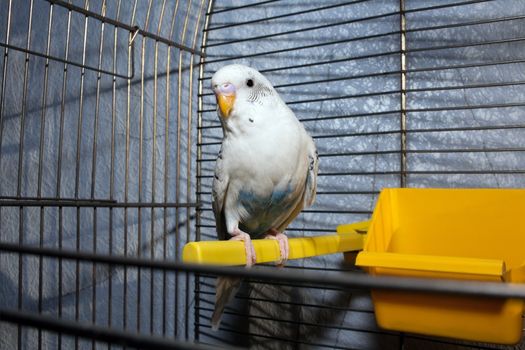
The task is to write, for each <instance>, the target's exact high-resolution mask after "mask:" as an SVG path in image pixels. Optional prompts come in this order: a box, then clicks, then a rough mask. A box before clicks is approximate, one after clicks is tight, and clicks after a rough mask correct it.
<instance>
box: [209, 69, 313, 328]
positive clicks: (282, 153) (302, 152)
mask: <svg viewBox="0 0 525 350" xmlns="http://www.w3.org/2000/svg"><path fill="white" fill-rule="evenodd" d="M211 83H212V88H213V91H214V93H215V96H216V98H217V104H218V111H217V112H218V114H219V118H220V120H221V123H222V127H223V133H224V138H223V140H222V146H221V151H220V152H219V155H218V158H217V163H216V167H215V178H214V181H213V191H212V197H213V201H212V202H213V203H212V204H213V212H214V214H215V220H216V225H217V235H218V237H219V239H234V240H241V241H244V244H245V247H246V260H247V266H251V265H252V264H253V263H255V251H254V249H253V245H252V243H251V238H259V237H260V236H266V238H272V239H277V240H278V241H279V247H280V252H281V262H284V261H285V260H286V259H287V258H288V239H287V238H286V236H285V235H284V233H283V231H284V230H285V229H286V227H287V226H288V225H289V224H290V222H292V220H293V219H295V217H296V216H297V215H298V214H299V213H300V212H301V210H302V209H303V208H304V207H306V206H310V205H311V204H312V203H313V202H314V200H315V193H316V185H317V169H318V156H317V151H316V148H315V144H314V142H313V140H312V138H311V137H310V136H309V135H308V133H307V132H306V131H305V129H304V127H303V125H302V124H301V123H300V122H299V121H298V120H297V118H296V117H295V115H294V113H293V112H292V110H291V109H290V108H288V106H286V104H285V103H284V101H283V100H282V99H281V98H280V96H279V94H278V93H277V92H276V91H275V89H274V88H273V86H272V85H271V84H270V82H269V81H268V80H267V79H266V78H265V77H264V76H263V75H262V74H261V73H259V72H258V71H257V70H255V69H253V68H250V67H247V66H243V65H239V64H235V65H229V66H225V67H223V68H221V69H220V70H218V71H217V72H216V73H215V74H214V75H213V77H212V80H211ZM239 284H240V280H239V279H235V278H226V277H219V278H218V279H217V292H216V301H215V311H214V313H213V316H212V326H213V328H214V329H217V328H218V326H219V323H220V317H221V315H222V312H223V310H224V307H225V305H226V303H228V302H229V301H230V299H232V298H233V296H234V295H235V292H236V291H237V289H238V287H239Z"/></svg>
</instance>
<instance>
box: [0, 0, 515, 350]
mask: <svg viewBox="0 0 525 350" xmlns="http://www.w3.org/2000/svg"><path fill="white" fill-rule="evenodd" d="M524 42H525V4H524V3H523V1H521V0H463V1H460V0H420V1H415V0H353V1H340V0H338V1H336V0H328V1H304V2H298V1H293V0H269V1H250V2H246V1H235V0H223V1H213V0H209V1H206V0H199V1H196V0H194V1H191V0H186V1H181V0H177V1H167V0H149V1H148V0H134V1H123V0H111V1H110V0H98V1H95V0H78V1H62V0H25V1H15V0H0V47H1V50H2V51H3V54H2V55H0V74H1V78H0V278H1V283H0V291H1V292H0V348H2V349H4V348H5V349H35V348H38V349H42V348H44V349H72V348H74V349H77V348H81V349H84V348H93V349H94V348H124V347H132V348H159V349H160V348H179V347H180V348H206V347H208V346H218V347H231V346H233V345H234V346H239V347H253V348H262V349H265V348H271V349H273V348H331V349H398V348H403V349H466V348H476V349H492V348H502V347H501V346H497V345H492V344H479V343H472V342H463V341H457V340H450V339H438V338H432V337H426V336H421V335H415V334H402V333H397V332H390V331H385V330H382V329H380V328H378V327H377V326H376V324H375V320H374V313H373V306H372V304H371V301H370V297H369V289H370V288H371V287H374V288H386V289H396V290H423V291H434V292H442V293H455V294H462V295H484V296H489V297H496V298H498V297H509V296H510V297H518V298H525V291H524V290H523V289H509V288H506V287H505V286H501V288H500V287H494V288H488V289H479V288H480V286H479V285H476V284H469V285H467V284H462V283H442V284H432V283H429V282H427V281H416V280H402V281H401V280H399V281H396V280H391V279H385V278H371V277H369V276H367V275H364V274H363V273H361V272H360V271H359V270H358V269H355V267H353V266H352V265H351V264H345V263H344V262H343V259H342V257H341V256H326V257H316V258H312V259H307V260H304V261H300V262H297V261H296V262H290V263H289V264H288V265H287V266H286V267H285V268H283V269H275V268H274V267H269V266H262V267H257V268H253V269H251V270H250V271H248V270H246V269H238V268H218V267H198V266H188V265H184V264H182V263H181V261H180V260H181V249H182V246H183V245H184V244H185V243H186V242H189V241H194V240H211V239H216V235H215V223H214V219H213V214H212V211H211V198H210V195H211V179H212V177H213V168H214V162H215V157H216V154H217V152H218V147H219V145H220V140H221V137H222V132H221V129H220V124H219V122H218V120H217V116H216V111H215V100H214V97H213V95H212V93H211V91H210V89H209V80H210V78H211V74H213V72H214V71H215V70H217V69H218V68H220V67H221V66H222V65H225V64H228V63H231V62H238V63H244V64H248V65H251V66H254V67H256V68H258V69H259V70H260V71H261V72H262V73H263V74H265V75H266V76H267V77H268V78H269V80H270V81H272V83H273V84H274V86H275V88H276V89H277V90H278V91H279V93H280V94H281V96H282V97H283V99H284V100H285V101H286V102H287V103H288V105H289V106H290V107H291V108H292V109H293V110H294V111H295V113H296V115H297V116H298V117H299V119H300V120H301V121H302V122H303V123H304V125H305V127H306V128H307V130H308V131H309V132H310V134H311V135H312V136H313V137H314V139H315V141H316V144H317V147H318V149H319V155H320V158H321V161H320V173H319V185H318V196H317V201H316V204H315V205H314V206H313V207H312V208H309V209H307V210H304V211H303V213H302V214H301V215H300V216H299V217H298V218H297V219H296V220H295V221H294V222H293V223H292V224H291V226H290V227H289V228H288V230H287V232H288V233H289V235H290V236H302V235H312V234H323V233H329V232H332V231H334V230H335V227H336V226H337V225H338V224H342V223H350V222H354V221H361V220H364V219H366V218H368V217H369V216H370V214H371V213H372V210H373V207H374V203H375V201H376V199H377V195H378V193H379V191H380V190H381V188H384V187H494V188H523V187H524V186H525V177H524V173H525V141H524V140H525V134H524V130H525V109H524V108H525V101H524V100H523V93H524V87H523V85H524V82H525V71H524V69H523V68H524V67H525V65H524V64H525V55H524V54H523V52H524V48H525V46H524V45H525V43H524ZM502 205H504V203H502ZM217 274H233V275H238V276H243V277H245V278H246V280H245V283H243V287H242V288H241V290H240V292H239V293H238V295H237V296H236V298H235V300H234V303H232V305H231V306H229V307H228V308H227V309H226V312H225V319H224V321H223V324H222V326H221V328H220V331H219V332H212V331H211V329H210V326H209V320H210V315H211V310H212V307H213V300H214V278H215V276H216V275H217ZM521 347H523V344H521V345H517V347H516V348H521Z"/></svg>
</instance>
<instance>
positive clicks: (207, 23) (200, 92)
mask: <svg viewBox="0 0 525 350" xmlns="http://www.w3.org/2000/svg"><path fill="white" fill-rule="evenodd" d="M214 4H215V1H214V0H209V2H208V8H207V9H206V17H205V20H204V28H203V31H202V42H201V48H202V56H201V57H200V59H199V85H198V102H197V111H198V112H197V164H196V180H195V181H196V187H197V191H196V196H197V198H196V200H197V203H202V195H201V193H202V161H201V160H202V146H201V144H202V118H203V115H202V114H203V112H202V111H203V109H204V108H203V106H204V101H203V94H204V86H203V84H204V66H205V63H206V61H205V58H204V56H205V55H206V43H207V40H208V30H207V29H208V27H209V26H210V22H211V17H212V13H213V6H214ZM201 214H202V210H201V209H200V208H199V207H197V208H196V217H195V240H196V241H200V240H201ZM194 289H195V295H194V298H195V307H194V320H195V322H194V324H195V327H194V330H193V333H194V338H195V341H198V340H199V333H200V332H199V326H198V325H197V322H198V320H199V310H200V298H201V294H200V276H199V274H195V276H194ZM188 293H189V290H188Z"/></svg>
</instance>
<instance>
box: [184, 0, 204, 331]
mask: <svg viewBox="0 0 525 350" xmlns="http://www.w3.org/2000/svg"><path fill="white" fill-rule="evenodd" d="M203 7H204V0H201V2H200V5H199V10H198V14H197V20H196V21H195V28H194V30H193V40H192V45H191V47H192V48H193V49H194V50H195V47H196V45H197V36H198V33H199V31H198V29H199V25H200V21H201V17H202V9H203ZM194 58H195V55H194V54H193V53H192V54H190V71H189V82H188V130H187V132H188V135H187V145H188V149H187V159H186V166H187V168H186V171H187V172H186V202H187V203H190V202H191V193H192V191H191V179H192V177H191V164H192V162H191V145H192V142H191V141H192V137H191V136H192V131H193V114H192V112H193V106H192V105H193V65H194V64H193V60H194ZM190 210H191V208H186V242H189V241H190V238H191V237H190V235H191V227H190V221H191V214H190ZM185 290H186V293H185V294H186V313H185V320H186V327H185V339H189V318H190V317H189V316H190V315H189V313H190V309H189V305H190V278H189V275H188V274H186V286H185Z"/></svg>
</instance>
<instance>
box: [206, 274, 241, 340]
mask: <svg viewBox="0 0 525 350" xmlns="http://www.w3.org/2000/svg"><path fill="white" fill-rule="evenodd" d="M240 285H241V279H240V278H235V277H217V281H216V282H215V287H216V292H215V310H213V315H212V316H211V328H212V329H213V330H214V331H217V330H218V329H219V326H220V324H221V317H222V313H223V312H224V308H225V307H226V304H228V303H229V302H230V301H231V300H232V299H233V297H234V296H235V294H236V293H237V291H238V290H239V287H240Z"/></svg>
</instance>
